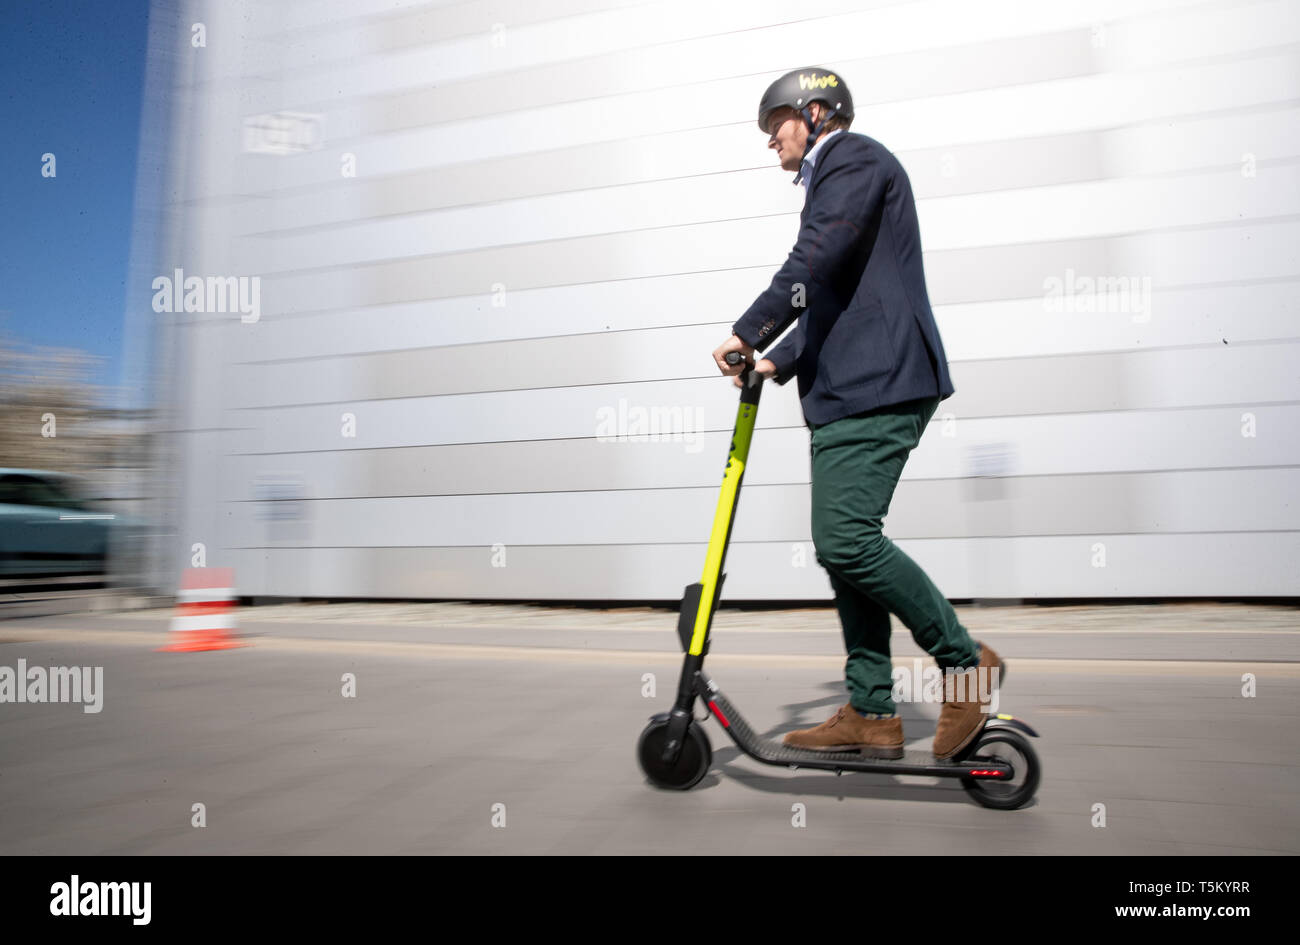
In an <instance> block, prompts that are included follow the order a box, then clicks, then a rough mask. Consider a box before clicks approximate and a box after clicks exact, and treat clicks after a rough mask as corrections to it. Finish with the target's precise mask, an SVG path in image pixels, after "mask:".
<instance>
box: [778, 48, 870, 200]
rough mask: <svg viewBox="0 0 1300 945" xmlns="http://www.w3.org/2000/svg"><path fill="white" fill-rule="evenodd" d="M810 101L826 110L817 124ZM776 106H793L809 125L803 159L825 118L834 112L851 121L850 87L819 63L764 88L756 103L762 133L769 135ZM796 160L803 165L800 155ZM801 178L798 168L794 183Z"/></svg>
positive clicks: (788, 73) (786, 75) (828, 117)
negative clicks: (810, 109)
mask: <svg viewBox="0 0 1300 945" xmlns="http://www.w3.org/2000/svg"><path fill="white" fill-rule="evenodd" d="M813 102H821V103H822V104H823V105H825V106H826V108H827V109H828V111H827V112H826V114H825V115H822V116H821V120H820V121H818V122H817V124H816V125H814V124H813V120H812V116H811V114H810V113H809V108H808V106H809V105H810V104H812V103H813ZM778 108H793V109H794V110H795V111H796V112H798V113H799V114H800V115H801V116H803V122H804V124H805V125H807V126H808V143H807V145H806V146H805V147H804V150H803V156H804V157H805V158H806V157H807V156H808V152H809V151H811V150H812V148H813V145H814V144H816V143H817V139H818V138H819V137H821V133H822V129H823V128H824V127H825V126H826V122H827V121H829V120H830V119H831V118H833V117H835V116H836V115H839V116H841V117H843V118H844V120H845V121H848V122H851V121H853V96H852V95H850V94H849V87H848V86H847V85H845V83H844V80H843V79H841V78H840V77H839V75H837V74H836V73H834V72H832V71H830V70H829V69H823V68H821V67H820V66H814V67H812V68H808V69H796V70H794V71H793V72H787V73H786V74H785V75H783V76H781V78H779V79H777V80H776V81H775V82H773V83H772V84H771V85H769V86H768V87H767V91H766V92H764V93H763V97H762V99H760V100H759V103H758V128H759V130H760V131H762V132H763V133H764V134H771V132H770V131H768V128H767V119H768V116H770V115H771V114H772V112H774V111H776V110H777V109H778ZM799 163H800V165H802V164H803V159H802V158H801V159H800V162H799ZM802 179H803V171H802V169H801V170H800V172H799V173H798V174H795V176H794V182H795V183H796V184H797V183H799V181H800V180H802Z"/></svg>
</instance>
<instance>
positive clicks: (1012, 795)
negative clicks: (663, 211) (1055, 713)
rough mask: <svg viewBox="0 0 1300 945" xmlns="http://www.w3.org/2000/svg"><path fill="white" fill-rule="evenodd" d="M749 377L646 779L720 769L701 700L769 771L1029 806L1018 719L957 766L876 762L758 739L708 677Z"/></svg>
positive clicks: (1032, 782) (998, 805) (750, 421)
mask: <svg viewBox="0 0 1300 945" xmlns="http://www.w3.org/2000/svg"><path fill="white" fill-rule="evenodd" d="M742 359H743V355H741V354H740V352H738V351H733V352H730V353H729V354H728V355H727V363H728V364H733V365H734V364H739V363H741V361H742ZM740 378H741V384H742V386H741V393H740V407H739V409H738V411H737V413H736V425H735V430H734V432H733V433H732V436H731V450H730V453H729V454H728V456H727V465H726V469H725V470H724V472H723V476H722V490H721V493H720V494H719V496H718V507H717V512H716V513H715V514H714V517H713V531H712V532H711V534H710V536H709V546H708V551H707V553H706V554H705V558H704V574H703V576H702V578H701V579H700V581H699V582H698V583H695V584H691V585H689V586H687V588H686V591H685V593H684V594H683V596H682V604H681V611H680V614H679V616H678V622H677V634H678V636H679V637H680V638H681V644H682V649H683V651H685V654H686V656H685V660H684V661H683V663H682V674H681V678H680V680H679V682H678V684H677V699H676V701H675V702H674V703H673V708H672V711H670V712H660V713H658V714H657V715H654V716H652V717H651V719H650V724H649V725H647V726H646V728H645V730H644V731H642V732H641V737H640V739H639V740H638V741H637V759H638V760H639V761H640V763H641V769H642V770H643V771H644V772H645V774H646V777H647V778H649V779H650V781H651V783H653V784H654V785H656V786H658V787H661V788H669V789H675V790H682V791H684V790H689V789H690V788H692V787H694V786H695V785H696V784H698V783H699V782H700V779H701V778H703V777H704V775H705V774H707V773H708V770H709V767H710V765H711V764H712V762H713V749H712V747H711V746H710V744H709V737H708V735H706V734H705V732H704V729H703V727H702V726H701V724H700V723H701V722H702V721H706V720H707V719H708V714H707V713H706V714H705V715H704V716H703V718H702V719H699V720H697V719H696V718H695V700H696V699H697V698H698V699H699V700H700V701H701V702H702V703H703V704H704V705H705V706H706V707H707V708H708V712H710V713H712V714H713V717H714V718H716V719H717V720H718V724H720V725H721V726H722V727H723V729H724V730H725V731H726V732H727V734H728V735H730V736H731V739H732V741H734V742H735V743H736V746H737V747H738V748H739V749H740V750H741V751H743V752H744V753H745V754H746V755H749V757H751V758H753V759H755V760H757V761H761V762H763V763H764V764H769V765H780V766H783V767H788V768H792V769H794V768H811V769H819V770H823V771H834V772H835V773H836V775H840V774H843V773H844V772H845V771H867V772H873V773H877V774H903V775H917V776H921V777H940V778H958V779H959V780H960V781H961V784H962V787H963V788H965V789H966V791H967V793H968V794H970V795H971V797H972V798H974V799H975V800H976V801H977V802H978V803H980V804H982V805H983V806H985V807H991V808H995V809H998V810H1014V809H1016V808H1019V807H1023V806H1024V805H1025V804H1027V803H1029V801H1030V799H1031V798H1033V796H1034V792H1035V791H1036V790H1037V789H1038V781H1039V775H1040V768H1039V763H1038V755H1037V754H1036V753H1035V752H1034V749H1033V747H1032V746H1031V745H1030V743H1029V740H1028V739H1027V738H1025V736H1026V735H1028V736H1030V737H1037V736H1038V733H1037V732H1035V731H1034V730H1033V729H1032V728H1030V727H1029V726H1028V725H1027V724H1025V723H1024V722H1022V721H1021V720H1020V719H1017V718H1015V717H1013V716H1010V715H996V716H994V717H992V718H989V719H987V720H986V721H985V722H984V725H983V727H982V729H981V731H980V734H979V735H977V736H976V737H975V738H973V739H972V740H971V742H970V744H969V745H967V747H966V748H964V749H962V751H961V752H959V753H958V754H957V755H956V756H955V757H954V758H952V759H949V760H945V761H938V760H935V759H934V757H933V756H932V755H931V754H930V753H928V752H918V751H908V752H904V753H903V757H902V758H899V759H883V758H875V757H869V756H868V755H866V754H864V753H862V752H861V751H857V750H849V751H814V750H811V749H806V748H791V747H789V746H787V745H784V744H781V743H780V742H777V741H773V740H771V739H767V738H763V737H762V736H760V735H759V734H758V733H756V732H755V731H754V730H753V729H752V728H751V727H750V726H749V723H747V722H746V721H745V719H744V717H743V716H742V715H741V714H740V711H739V710H738V709H737V708H736V706H735V705H734V704H733V703H732V702H731V701H730V700H729V699H727V697H726V696H724V695H723V694H722V691H721V690H720V689H719V688H718V686H717V684H716V683H715V682H713V680H712V679H710V678H709V677H708V676H707V675H706V674H705V672H704V657H705V655H706V654H707V653H708V651H709V629H710V627H711V626H712V623H713V612H714V610H715V609H716V608H717V605H718V601H719V599H720V596H721V592H722V582H723V580H724V579H725V578H726V575H725V574H724V573H723V571H722V568H723V564H724V563H725V561H726V557H727V545H728V543H729V542H730V540H731V526H732V523H733V522H734V521H735V517H736V507H737V505H738V504H739V501H740V484H741V480H742V478H743V477H744V473H745V462H746V460H747V459H748V458H749V444H750V441H751V439H752V438H753V434H754V424H755V421H756V420H757V418H758V400H759V394H760V393H761V392H762V389H763V376H762V375H761V374H759V373H758V372H757V371H755V370H754V369H753V366H752V365H749V364H747V365H746V366H745V368H744V370H742V371H741V374H740Z"/></svg>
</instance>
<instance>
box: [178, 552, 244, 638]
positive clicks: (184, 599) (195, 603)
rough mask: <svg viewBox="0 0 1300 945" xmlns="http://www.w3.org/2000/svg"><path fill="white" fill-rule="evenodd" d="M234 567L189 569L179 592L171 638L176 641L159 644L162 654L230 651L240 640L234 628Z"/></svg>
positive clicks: (186, 570) (182, 576)
mask: <svg viewBox="0 0 1300 945" xmlns="http://www.w3.org/2000/svg"><path fill="white" fill-rule="evenodd" d="M234 599H235V569H234V568H186V569H185V573H184V574H183V575H181V589H180V592H179V593H178V594H177V601H176V616H174V617H172V632H171V637H172V639H173V640H175V641H176V642H175V643H169V644H167V645H166V646H160V647H159V648H158V650H157V652H159V653H196V652H198V651H200V650H229V649H233V648H234V647H237V646H248V644H247V643H240V642H239V641H238V640H236V639H235V638H234V637H233V636H232V635H231V634H232V631H234V629H235V614H234V609H233V601H234Z"/></svg>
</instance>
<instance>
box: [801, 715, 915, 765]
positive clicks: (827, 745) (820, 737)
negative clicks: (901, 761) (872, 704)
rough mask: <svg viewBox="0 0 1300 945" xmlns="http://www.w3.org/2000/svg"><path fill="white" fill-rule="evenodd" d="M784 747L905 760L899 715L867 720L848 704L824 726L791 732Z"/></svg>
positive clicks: (901, 724)
mask: <svg viewBox="0 0 1300 945" xmlns="http://www.w3.org/2000/svg"><path fill="white" fill-rule="evenodd" d="M784 744H785V745H786V747H788V748H807V749H809V750H811V751H860V752H861V753H862V754H864V755H866V756H868V757H869V758H902V757H903V720H902V719H900V718H899V717H898V716H895V717H894V718H892V719H864V718H863V717H862V716H860V715H859V714H858V713H857V710H856V709H854V708H853V706H852V704H850V703H845V704H844V705H842V706H840V708H839V711H837V712H836V713H835V714H834V715H833V716H831V717H830V718H829V719H827V720H826V721H825V722H823V723H822V724H821V725H818V726H817V727H815V728H805V729H800V730H799V731H797V732H789V733H788V734H787V735H786V736H785V739H784Z"/></svg>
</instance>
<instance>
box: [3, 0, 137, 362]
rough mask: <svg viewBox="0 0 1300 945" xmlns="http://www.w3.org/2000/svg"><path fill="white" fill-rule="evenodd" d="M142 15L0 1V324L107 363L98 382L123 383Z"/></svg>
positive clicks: (109, 6) (119, 1)
mask: <svg viewBox="0 0 1300 945" xmlns="http://www.w3.org/2000/svg"><path fill="white" fill-rule="evenodd" d="M148 19H149V3H148V0H39V2H38V0H0V76H2V77H3V84H0V333H2V334H4V335H5V336H6V337H7V338H8V339H9V340H10V341H12V342H16V343H18V344H21V345H28V344H31V345H34V344H41V345H58V346H60V347H68V348H77V349H80V350H83V351H86V352H89V353H91V354H93V355H97V356H101V357H103V358H105V359H106V360H105V362H104V363H103V364H102V365H101V367H100V370H99V371H98V372H97V373H96V374H95V375H94V376H93V377H92V380H93V381H94V382H95V383H97V384H108V385H116V384H119V383H121V378H120V371H121V366H122V340H123V321H124V319H123V311H124V301H123V300H124V294H125V289H126V278H127V261H128V258H129V256H130V250H131V215H132V197H133V194H134V191H135V162H136V149H137V145H138V140H137V139H138V134H139V124H140V102H141V94H142V86H143V81H144V67H145V50H146V45H147V39H148ZM46 152H50V153H53V154H54V155H55V159H56V161H57V164H56V168H57V176H56V177H54V178H45V177H42V176H41V155H42V154H45V153H46Z"/></svg>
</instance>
